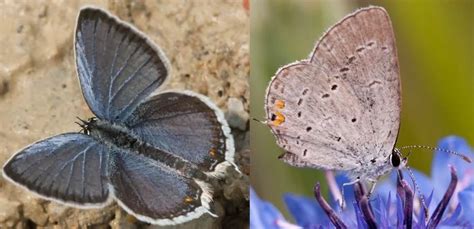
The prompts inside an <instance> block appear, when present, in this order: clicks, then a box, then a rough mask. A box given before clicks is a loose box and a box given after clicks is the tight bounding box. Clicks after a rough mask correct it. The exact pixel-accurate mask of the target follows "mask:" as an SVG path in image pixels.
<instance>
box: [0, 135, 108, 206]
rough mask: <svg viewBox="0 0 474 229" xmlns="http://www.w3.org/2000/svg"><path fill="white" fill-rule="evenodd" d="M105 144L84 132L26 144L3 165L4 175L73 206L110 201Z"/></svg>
mask: <svg viewBox="0 0 474 229" xmlns="http://www.w3.org/2000/svg"><path fill="white" fill-rule="evenodd" d="M107 152H108V150H107V147H106V146H105V145H103V144H101V143H98V142H97V141H95V140H94V139H92V138H91V137H89V136H87V135H84V134H77V133H66V134H61V135H58V136H54V137H51V138H48V139H45V140H42V141H39V142H36V143H33V144H32V145H30V146H28V147H26V148H25V149H23V150H21V151H20V152H18V153H17V154H15V155H14V156H13V157H12V158H11V159H10V160H9V161H8V162H7V163H6V164H5V166H4V167H3V175H4V176H5V177H6V178H7V179H9V180H11V181H12V182H13V183H15V184H17V185H20V186H22V187H24V188H26V189H28V190H29V191H32V192H35V193H37V194H39V195H40V196H42V197H44V198H47V199H52V200H55V201H59V202H62V203H66V204H69V205H73V206H75V207H100V206H103V205H105V204H107V203H108V202H109V201H108V200H109V199H110V198H109V196H110V194H109V190H108V185H107V166H108V160H109V157H108V153H107Z"/></svg>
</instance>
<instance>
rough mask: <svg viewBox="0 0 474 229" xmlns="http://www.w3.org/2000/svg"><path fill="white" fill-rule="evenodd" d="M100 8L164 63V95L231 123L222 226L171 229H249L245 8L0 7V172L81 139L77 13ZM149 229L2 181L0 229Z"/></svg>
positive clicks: (83, 109) (113, 209) (154, 4)
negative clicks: (198, 98)
mask: <svg viewBox="0 0 474 229" xmlns="http://www.w3.org/2000/svg"><path fill="white" fill-rule="evenodd" d="M86 4H92V5H96V6H100V7H102V8H106V9H108V10H110V11H111V12H112V13H114V14H116V15H117V16H119V17H120V18H121V19H123V20H125V21H128V22H131V23H133V24H134V25H135V26H136V27H138V28H139V29H140V30H142V31H143V32H144V33H145V34H147V35H148V36H150V37H151V39H152V40H153V41H155V42H156V43H157V44H158V45H159V46H161V48H162V49H163V50H164V52H165V53H166V54H167V56H168V57H169V59H170V62H171V66H172V73H171V74H172V80H171V82H170V84H168V88H173V89H188V90H193V91H196V92H199V93H202V94H204V95H208V96H209V97H210V98H211V99H212V100H213V101H214V102H215V103H216V104H217V105H218V106H219V107H220V108H222V109H223V110H224V111H225V112H226V115H227V118H228V121H229V123H230V124H231V126H232V127H233V133H234V137H235V138H236V148H237V149H236V160H237V163H238V164H239V166H240V168H241V170H242V171H243V172H244V175H238V174H236V173H232V172H229V173H230V174H229V176H228V177H227V178H226V179H225V180H223V181H222V182H221V184H220V185H221V186H220V187H219V188H218V190H217V193H216V201H215V202H216V205H217V210H216V211H217V214H218V215H219V216H220V217H219V218H212V217H209V216H204V217H202V218H200V220H197V221H192V222H190V223H187V224H184V225H182V226H180V227H177V228H220V227H229V226H232V228H241V227H247V225H248V190H247V185H248V176H247V175H248V173H249V170H248V166H249V143H248V138H249V129H248V107H249V102H248V101H249V87H248V77H249V14H248V11H247V10H246V9H245V7H244V6H243V3H242V1H233V0H227V1H213V0H196V1H173V0H167V1H155V0H153V1H151V0H150V1H113V0H110V1H105V0H104V1H96V2H94V1H78V0H72V1H60V0H51V1H28V2H27V1H8V0H7V1H0V18H1V20H0V44H1V48H0V127H1V128H0V164H3V163H4V162H5V161H6V160H7V159H8V158H9V157H10V156H11V155H13V154H14V153H15V152H16V151H18V150H19V149H21V148H23V147H24V146H26V145H28V144H30V143H32V142H34V141H37V140H40V139H43V138H46V137H48V136H52V135H55V134H59V133H63V132H71V131H78V130H79V127H78V126H77V125H76V124H74V121H76V116H77V117H81V118H88V117H91V116H92V113H91V112H90V110H89V108H88V106H87V104H86V103H85V101H84V99H83V97H82V95H81V92H80V87H79V83H78V80H77V76H76V73H75V65H74V57H73V55H74V52H73V30H74V26H75V20H76V16H77V14H78V9H79V8H80V7H81V6H83V5H86ZM35 226H36V227H38V228H42V227H52V228H66V227H67V228H84V227H88V226H97V227H99V228H108V227H112V228H137V227H139V228H149V227H153V226H150V225H146V224H143V223H140V222H139V221H137V220H136V219H134V218H133V217H131V216H129V215H127V214H126V213H125V212H124V211H123V210H121V209H120V208H119V207H117V206H116V205H115V204H112V205H111V206H109V207H106V208H104V209H98V210H78V209H74V208H68V207H64V206H62V205H60V204H56V203H51V202H49V201H45V200H41V199H38V198H36V197H35V196H34V195H32V194H30V193H29V192H26V191H23V190H22V189H20V188H18V187H16V186H14V185H12V184H10V183H9V182H7V181H6V180H5V179H3V178H0V228H32V227H35Z"/></svg>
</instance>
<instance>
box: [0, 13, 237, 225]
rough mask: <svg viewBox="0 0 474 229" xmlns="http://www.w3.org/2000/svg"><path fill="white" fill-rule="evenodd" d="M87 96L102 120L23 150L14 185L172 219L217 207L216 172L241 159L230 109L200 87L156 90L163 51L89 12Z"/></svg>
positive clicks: (79, 40) (149, 218)
mask: <svg viewBox="0 0 474 229" xmlns="http://www.w3.org/2000/svg"><path fill="white" fill-rule="evenodd" d="M74 48H75V54H76V67H77V74H78V76H79V81H80V85H81V88H82V93H83V95H84V98H85V99H86V102H87V104H88V105H89V107H90V109H91V110H92V112H93V113H94V114H95V115H96V118H91V119H89V120H86V121H85V120H81V123H78V124H79V125H80V126H81V127H82V132H81V133H64V134H60V135H57V136H53V137H50V138H47V139H44V140H41V141H38V142H36V143H33V144H31V145H29V146H27V147H26V148H24V149H22V150H20V152H18V153H16V154H15V155H14V156H13V157H12V158H11V159H10V160H9V161H8V162H7V163H6V164H5V165H4V168H3V174H4V176H5V177H6V178H7V179H8V180H10V181H12V182H13V183H15V184H17V185H19V186H22V187H24V188H26V189H28V190H29V191H32V192H34V193H36V194H38V195H40V196H41V197H43V198H46V199H50V200H54V201H58V202H61V203H64V204H67V205H71V206H74V207H79V208H93V207H103V206H105V205H107V204H109V203H111V202H112V200H115V201H117V202H118V204H119V205H120V206H121V207H122V208H124V209H125V210H126V211H127V212H128V213H130V214H132V215H134V216H136V217H137V218H138V219H140V220H142V221H145V222H149V223H153V224H159V225H173V224H178V223H182V222H186V221H189V220H192V219H195V218H198V217H200V216H201V215H203V214H204V213H209V214H211V215H213V213H211V207H210V202H211V200H212V186H211V185H210V180H211V179H212V178H213V177H216V176H221V175H223V173H224V171H225V168H227V167H228V166H230V165H233V166H235V165H234V142H233V138H232V135H231V133H230V128H229V126H228V124H227V122H226V120H225V118H224V115H223V113H222V111H220V110H219V109H218V108H217V106H216V105H214V104H213V103H212V102H211V101H210V100H209V99H208V98H207V97H205V96H203V95H199V94H197V93H193V92H189V91H183V92H177V91H167V92H160V93H158V94H154V95H152V92H153V91H155V90H156V89H157V88H159V87H161V86H162V85H163V84H164V83H165V81H166V80H167V79H168V78H169V62H168V60H167V58H166V57H165V55H164V54H163V52H162V51H161V50H160V48H159V47H157V46H156V45H155V44H154V43H153V42H152V41H151V40H150V39H148V38H147V37H146V36H145V35H144V34H142V33H141V32H139V31H138V30H137V29H136V28H134V27H133V26H132V25H129V24H127V23H125V22H123V21H121V20H120V19H118V18H116V17H115V16H112V15H111V14H109V13H108V12H106V11H104V10H102V9H97V8H93V7H86V8H83V9H81V11H80V13H79V16H78V19H77V27H76V31H75V42H74Z"/></svg>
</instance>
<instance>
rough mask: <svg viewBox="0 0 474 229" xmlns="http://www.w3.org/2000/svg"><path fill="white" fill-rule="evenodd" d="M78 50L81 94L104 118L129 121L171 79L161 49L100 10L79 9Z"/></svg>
mask: <svg viewBox="0 0 474 229" xmlns="http://www.w3.org/2000/svg"><path fill="white" fill-rule="evenodd" d="M74 47H75V51H76V67H77V73H78V76H79V80H80V83H81V88H82V93H83V95H84V97H85V99H86V101H87V104H88V105H89V107H90V109H91V110H92V111H93V112H94V114H95V115H97V117H99V118H101V119H105V120H108V121H111V122H121V121H123V120H125V119H126V118H127V117H128V116H129V115H130V113H132V111H133V110H135V108H136V107H137V106H138V104H139V103H140V102H142V100H143V99H145V98H146V97H147V96H148V95H150V93H151V92H153V91H154V90H155V89H156V88H158V87H159V86H160V85H161V84H162V83H163V82H164V81H165V79H166V78H167V76H168V71H169V70H168V69H169V68H168V60H167V59H166V57H165V56H164V54H163V53H162V52H161V50H160V49H159V48H158V47H157V46H155V45H154V44H153V42H152V41H151V40H149V39H148V38H146V37H145V35H143V34H142V33H140V32H139V31H138V30H136V29H135V28H134V27H133V26H131V25H129V24H127V23H125V22H123V21H121V20H119V19H118V18H116V17H114V16H112V15H110V14H109V13H107V12H106V11H104V10H101V9H96V8H90V7H86V8H83V9H82V10H81V12H80V13H79V17H78V19H77V27H76V33H75V43H74Z"/></svg>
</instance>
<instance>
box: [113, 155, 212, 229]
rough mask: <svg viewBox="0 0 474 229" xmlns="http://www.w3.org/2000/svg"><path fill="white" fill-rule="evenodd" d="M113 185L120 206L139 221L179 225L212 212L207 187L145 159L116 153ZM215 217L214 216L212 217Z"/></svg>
mask: <svg viewBox="0 0 474 229" xmlns="http://www.w3.org/2000/svg"><path fill="white" fill-rule="evenodd" d="M112 158H113V163H111V165H112V166H111V167H110V182H111V185H112V190H113V192H114V196H115V198H116V200H117V202H118V204H119V205H120V206H121V207H122V208H124V209H125V210H126V211H127V212H128V213H129V214H132V215H133V216H135V217H137V218H138V219H139V220H141V221H144V222H148V223H151V224H158V225H175V224H180V223H184V222H187V221H190V220H192V219H195V218H198V217H200V216H201V215H203V214H204V213H210V212H209V203H210V201H211V198H212V197H211V195H212V193H211V192H210V190H209V187H208V185H207V184H205V183H203V182H200V181H196V180H193V179H188V178H186V177H184V176H181V175H179V172H178V171H175V170H173V169H171V168H168V167H167V166H166V165H164V164H161V163H159V162H157V161H155V160H152V159H150V158H147V157H145V156H143V155H139V154H134V153H130V152H125V151H120V150H118V151H114V152H113V157H112ZM210 214H211V215H213V214H212V213H210Z"/></svg>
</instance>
